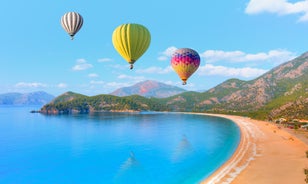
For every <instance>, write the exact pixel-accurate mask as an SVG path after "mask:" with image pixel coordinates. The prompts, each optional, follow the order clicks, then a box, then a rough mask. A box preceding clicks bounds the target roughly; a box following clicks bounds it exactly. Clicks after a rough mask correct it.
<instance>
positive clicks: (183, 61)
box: [171, 48, 200, 85]
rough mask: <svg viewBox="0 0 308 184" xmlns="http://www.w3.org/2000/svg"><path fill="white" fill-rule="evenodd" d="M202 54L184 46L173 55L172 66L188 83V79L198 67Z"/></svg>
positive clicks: (184, 81)
mask: <svg viewBox="0 0 308 184" xmlns="http://www.w3.org/2000/svg"><path fill="white" fill-rule="evenodd" d="M199 65H200V56H199V54H198V53H197V52H196V51H194V50H193V49H189V48H182V49H178V50H176V51H175V52H174V53H173V55H172V57H171V66H172V68H173V69H174V70H175V72H176V73H177V74H178V75H179V77H180V78H181V80H182V81H183V85H185V84H186V81H187V79H188V78H189V77H190V76H191V75H192V74H193V73H194V72H195V71H196V70H197V69H198V67H199Z"/></svg>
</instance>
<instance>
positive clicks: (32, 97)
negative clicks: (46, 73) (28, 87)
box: [0, 91, 55, 105]
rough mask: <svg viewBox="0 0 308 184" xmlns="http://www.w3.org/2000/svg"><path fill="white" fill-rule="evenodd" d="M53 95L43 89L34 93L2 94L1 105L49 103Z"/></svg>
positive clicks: (0, 97)
mask: <svg viewBox="0 0 308 184" xmlns="http://www.w3.org/2000/svg"><path fill="white" fill-rule="evenodd" d="M53 98H55V97H54V96H53V95H51V94H48V93H46V92H43V91H37V92H33V93H5V94H0V105H44V104H47V103H49V102H50V101H51V100H52V99H53Z"/></svg>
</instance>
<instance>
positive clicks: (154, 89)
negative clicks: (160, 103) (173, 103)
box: [110, 80, 186, 98]
mask: <svg viewBox="0 0 308 184" xmlns="http://www.w3.org/2000/svg"><path fill="white" fill-rule="evenodd" d="M185 91H186V90H184V89H182V88H179V87H175V86H171V85H167V84H164V83H161V82H157V81H153V80H147V81H143V82H139V83H137V84H135V85H133V86H130V87H124V88H120V89H117V90H115V91H114V92H112V93H110V94H111V95H115V96H130V95H140V96H144V97H156V98H166V97H170V96H173V95H177V94H180V93H183V92H185Z"/></svg>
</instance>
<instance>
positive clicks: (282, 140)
mask: <svg viewBox="0 0 308 184" xmlns="http://www.w3.org/2000/svg"><path fill="white" fill-rule="evenodd" d="M206 115H213V116H219V117H224V118H228V119H231V120H232V121H234V122H235V123H236V124H237V125H238V126H239V127H240V130H241V141H240V144H239V146H238V148H237V150H236V152H235V153H234V155H233V156H232V157H231V158H230V160H229V161H227V162H226V163H225V164H224V165H223V166H222V167H221V168H219V169H218V170H217V171H216V172H215V173H214V174H213V175H211V176H210V177H209V178H207V179H206V180H204V181H202V182H201V183H202V184H214V183H219V184H221V183H223V184H228V183H231V184H246V183H249V184H293V183H294V184H295V183H296V184H301V183H302V184H304V183H306V182H305V178H306V176H305V174H304V168H308V158H306V151H308V145H307V144H305V143H304V142H303V141H301V140H299V139H298V138H296V137H295V136H294V135H292V134H290V133H288V132H287V131H285V130H283V129H280V128H278V127H277V126H276V125H275V124H273V123H268V122H265V121H258V120H253V119H250V118H246V117H239V116H232V115H217V114H206Z"/></svg>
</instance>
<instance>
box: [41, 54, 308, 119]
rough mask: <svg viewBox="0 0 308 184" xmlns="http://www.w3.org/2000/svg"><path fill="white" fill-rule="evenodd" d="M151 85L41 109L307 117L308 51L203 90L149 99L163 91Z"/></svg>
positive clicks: (75, 97) (71, 98) (67, 98)
mask: <svg viewBox="0 0 308 184" xmlns="http://www.w3.org/2000/svg"><path fill="white" fill-rule="evenodd" d="M147 83H152V82H151V81H150V82H149V81H145V82H144V83H141V84H136V85H135V86H134V87H131V88H128V89H130V90H127V91H129V92H126V89H119V90H117V91H115V92H113V93H112V94H117V95H119V96H125V97H118V96H113V95H97V96H94V97H87V96H84V95H81V94H76V93H73V92H69V93H65V94H63V95H60V96H59V97H57V98H56V99H54V100H53V101H52V102H51V103H49V104H47V105H46V106H44V107H43V108H42V112H44V113H59V112H60V113H69V112H88V111H147V110H148V111H189V112H191V111H193V112H211V113H228V114H238V115H245V116H250V117H253V118H258V119H273V118H278V117H285V118H304V119H308V110H307V109H308V52H307V53H304V54H302V55H301V56H300V57H298V58H295V59H293V60H291V61H288V62H286V63H283V64H281V65H280V66H277V67H275V68H274V69H272V70H270V71H269V72H267V73H265V74H263V75H261V76H260V77H258V78H256V79H254V80H250V81H242V80H239V79H229V80H227V81H225V82H223V83H221V84H219V85H218V86H216V87H214V88H212V89H210V90H208V91H206V92H202V93H199V92H182V93H179V94H176V95H173V96H169V97H166V98H146V97H142V96H140V95H144V96H147V95H145V94H147V93H148V91H151V90H152V92H151V93H148V94H155V93H154V91H160V89H159V87H158V88H154V87H153V86H155V85H142V84H147ZM153 83H154V82H153ZM140 86H143V87H140ZM149 86H150V87H149ZM153 89H155V90H153ZM169 89H170V88H169ZM123 91H124V92H123ZM170 91H172V90H171V89H170ZM126 94H127V95H130V94H138V95H131V96H126ZM148 96H151V95H148ZM167 96H168V95H167Z"/></svg>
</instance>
